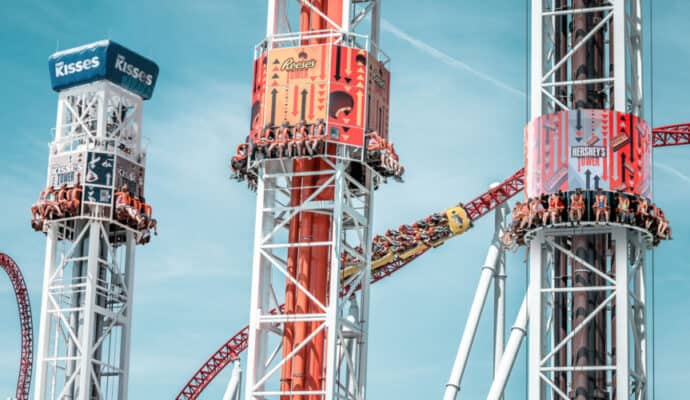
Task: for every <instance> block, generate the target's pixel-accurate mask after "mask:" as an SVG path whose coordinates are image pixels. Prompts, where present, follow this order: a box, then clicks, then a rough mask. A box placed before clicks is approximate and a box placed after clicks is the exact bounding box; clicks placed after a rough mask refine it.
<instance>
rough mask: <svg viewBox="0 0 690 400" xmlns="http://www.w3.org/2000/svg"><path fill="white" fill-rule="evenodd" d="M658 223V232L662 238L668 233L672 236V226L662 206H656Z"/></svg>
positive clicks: (669, 236)
mask: <svg viewBox="0 0 690 400" xmlns="http://www.w3.org/2000/svg"><path fill="white" fill-rule="evenodd" d="M656 223H657V229H656V234H657V236H659V237H660V238H662V239H666V235H667V234H668V238H669V239H670V238H671V227H670V226H669V223H668V220H667V219H666V214H665V213H664V210H662V209H661V208H658V207H657V208H656Z"/></svg>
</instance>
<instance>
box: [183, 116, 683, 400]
mask: <svg viewBox="0 0 690 400" xmlns="http://www.w3.org/2000/svg"><path fill="white" fill-rule="evenodd" d="M653 134H654V137H653V144H654V147H668V146H678V145H686V144H690V123H684V124H676V125H667V126H662V127H659V128H655V129H654V130H653ZM523 179H524V169H520V170H518V171H517V172H516V173H515V174H513V175H512V176H511V177H510V178H508V179H506V180H505V181H503V182H502V183H501V184H499V185H498V186H496V187H494V188H492V189H490V190H488V191H487V192H485V193H483V194H481V195H479V196H477V197H476V198H474V199H472V200H471V201H469V202H467V203H465V204H464V208H465V210H466V211H467V215H468V216H469V218H470V219H471V220H472V221H476V220H478V219H479V218H481V217H482V216H484V215H486V214H488V213H489V212H490V211H492V210H493V209H495V208H496V207H498V206H499V205H501V204H502V203H504V202H506V201H508V200H509V199H510V198H511V197H513V196H515V195H516V194H518V193H519V192H521V191H522V189H523V187H524V182H523ZM429 249H431V248H430V247H429V248H427V249H425V250H424V251H422V252H420V253H418V254H416V255H415V256H413V257H410V258H408V259H406V260H400V259H397V260H395V261H393V262H391V263H390V264H387V265H384V266H382V267H380V268H377V269H375V270H372V279H371V281H372V283H375V282H378V281H380V280H381V279H383V278H386V277H388V276H390V275H392V274H393V273H394V272H396V271H398V270H400V269H402V268H403V267H404V266H406V265H407V264H409V263H411V262H412V261H414V260H415V259H417V258H418V257H419V256H421V255H422V254H424V253H425V252H426V251H428V250H429ZM248 329H249V326H245V327H244V328H242V330H240V331H239V332H238V333H236V334H235V335H234V336H233V337H231V338H230V339H229V340H228V341H227V342H225V343H224V344H223V345H222V346H221V347H220V348H219V349H218V350H216V352H215V353H213V354H212V355H211V357H209V359H208V360H207V361H206V362H205V363H204V364H203V366H202V367H201V368H199V369H198V370H197V372H196V373H195V374H194V376H192V378H191V379H190V380H189V381H188V382H187V384H186V385H185V386H184V387H183V388H182V390H181V391H180V392H179V394H178V395H177V397H176V400H193V399H197V398H198V396H199V395H200V394H201V392H202V391H203V390H204V389H205V388H206V387H207V386H208V385H209V384H210V383H211V381H212V380H213V379H214V378H215V377H216V376H217V375H218V374H219V373H220V372H221V371H222V370H223V368H225V367H226V366H227V365H228V364H229V363H230V362H231V361H233V360H235V359H236V358H238V357H239V355H240V353H242V352H243V351H244V350H246V349H247V345H248V342H247V340H248Z"/></svg>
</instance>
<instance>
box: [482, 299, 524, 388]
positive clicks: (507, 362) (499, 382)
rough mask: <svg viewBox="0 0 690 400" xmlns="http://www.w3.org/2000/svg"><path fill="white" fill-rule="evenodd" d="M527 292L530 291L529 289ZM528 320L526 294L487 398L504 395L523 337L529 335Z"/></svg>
mask: <svg viewBox="0 0 690 400" xmlns="http://www.w3.org/2000/svg"><path fill="white" fill-rule="evenodd" d="M527 292H528V293H529V289H528V290H527ZM527 320H528V315H527V296H525V298H524V299H523V300H522V305H521V306H520V311H519V312H518V316H517V318H516V319H515V323H514V324H513V327H512V328H511V331H510V337H509V338H508V343H507V344H506V348H505V351H504V352H503V357H501V360H500V362H499V364H498V368H497V369H496V371H495V373H494V380H493V382H491V388H490V389H489V395H488V396H487V397H486V398H487V400H500V399H501V398H502V397H503V391H504V390H505V388H506V384H507V383H508V378H509V377H510V373H511V372H512V370H513V365H515V360H516V359H517V355H518V352H519V351H520V346H521V345H522V339H524V338H525V336H526V335H527Z"/></svg>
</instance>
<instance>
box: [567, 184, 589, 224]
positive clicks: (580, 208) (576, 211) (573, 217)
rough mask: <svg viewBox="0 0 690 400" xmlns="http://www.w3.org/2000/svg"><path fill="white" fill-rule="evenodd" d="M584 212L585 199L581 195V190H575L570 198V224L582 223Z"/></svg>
mask: <svg viewBox="0 0 690 400" xmlns="http://www.w3.org/2000/svg"><path fill="white" fill-rule="evenodd" d="M584 211H585V198H584V196H583V195H582V190H581V189H579V188H578V189H576V190H575V193H573V194H572V195H571V196H570V212H569V217H570V222H573V223H578V224H579V223H580V221H582V214H583V213H584Z"/></svg>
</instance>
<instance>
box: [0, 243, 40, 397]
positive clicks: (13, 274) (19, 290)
mask: <svg viewBox="0 0 690 400" xmlns="http://www.w3.org/2000/svg"><path fill="white" fill-rule="evenodd" d="M0 266H2V269H3V270H5V272H6V273H7V275H8V276H9V277H10V282H11V283H12V287H13V288H14V295H15V297H16V298H17V307H18V308H19V323H20V326H21V334H22V347H21V360H20V362H19V377H18V378H17V393H16V395H15V396H16V398H17V400H29V387H30V386H31V370H32V367H33V364H32V357H33V341H34V334H33V325H32V321H31V305H30V304H29V291H28V290H27V289H26V283H25V282H24V276H22V272H21V271H20V270H19V266H18V265H17V264H16V263H15V262H14V260H12V258H10V256H8V255H7V254H5V253H0Z"/></svg>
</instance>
